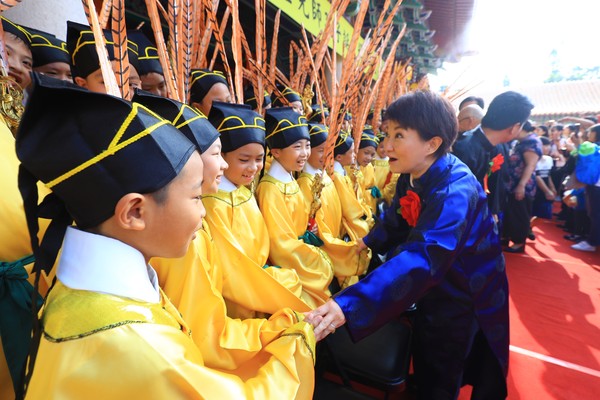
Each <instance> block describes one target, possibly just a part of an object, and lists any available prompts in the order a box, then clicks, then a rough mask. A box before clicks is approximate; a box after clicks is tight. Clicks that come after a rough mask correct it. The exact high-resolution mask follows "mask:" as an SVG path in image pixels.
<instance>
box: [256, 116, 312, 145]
mask: <svg viewBox="0 0 600 400" xmlns="http://www.w3.org/2000/svg"><path fill="white" fill-rule="evenodd" d="M265 123H266V128H267V137H266V140H267V146H269V148H270V149H285V148H286V147H289V146H291V145H292V144H294V143H296V142H297V141H298V140H301V139H306V140H310V134H309V133H308V124H307V122H306V117H304V116H303V115H301V114H298V113H297V112H295V111H294V110H292V108H291V107H277V108H270V109H268V110H267V111H266V113H265Z"/></svg>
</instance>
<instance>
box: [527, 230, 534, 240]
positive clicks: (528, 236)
mask: <svg viewBox="0 0 600 400" xmlns="http://www.w3.org/2000/svg"><path fill="white" fill-rule="evenodd" d="M527 239H529V240H535V234H534V233H533V232H529V233H528V234H527Z"/></svg>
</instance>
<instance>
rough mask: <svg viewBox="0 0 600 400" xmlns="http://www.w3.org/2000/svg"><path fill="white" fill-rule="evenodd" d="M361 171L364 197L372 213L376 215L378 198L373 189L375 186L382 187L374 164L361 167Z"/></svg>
mask: <svg viewBox="0 0 600 400" xmlns="http://www.w3.org/2000/svg"><path fill="white" fill-rule="evenodd" d="M360 172H362V175H363V178H364V180H363V182H362V189H363V198H364V201H365V203H366V204H367V205H368V206H369V208H370V209H371V214H372V215H375V214H376V213H377V200H378V199H377V198H375V197H373V195H372V194H371V190H372V189H373V187H377V188H378V189H380V190H381V188H380V187H379V186H378V185H377V182H376V180H375V169H374V168H373V165H372V164H367V165H366V166H364V167H362V166H361V167H360Z"/></svg>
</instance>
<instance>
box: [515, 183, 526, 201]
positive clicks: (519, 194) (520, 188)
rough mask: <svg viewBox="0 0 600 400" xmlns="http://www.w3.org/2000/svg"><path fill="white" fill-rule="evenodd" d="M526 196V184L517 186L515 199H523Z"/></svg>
mask: <svg viewBox="0 0 600 400" xmlns="http://www.w3.org/2000/svg"><path fill="white" fill-rule="evenodd" d="M524 198H525V186H521V185H518V186H517V187H516V188H515V200H517V201H521V200H523V199H524Z"/></svg>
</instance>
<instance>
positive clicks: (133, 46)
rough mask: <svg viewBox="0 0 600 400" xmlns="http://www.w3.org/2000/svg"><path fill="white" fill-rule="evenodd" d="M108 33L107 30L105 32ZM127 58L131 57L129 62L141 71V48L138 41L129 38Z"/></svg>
mask: <svg viewBox="0 0 600 400" xmlns="http://www.w3.org/2000/svg"><path fill="white" fill-rule="evenodd" d="M104 34H105V35H106V31H105V32H104ZM127 58H128V59H129V64H130V65H131V66H132V67H133V68H135V70H136V71H137V72H138V74H139V73H140V61H139V48H138V45H137V43H135V42H134V41H133V40H129V38H127Z"/></svg>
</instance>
